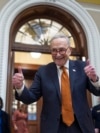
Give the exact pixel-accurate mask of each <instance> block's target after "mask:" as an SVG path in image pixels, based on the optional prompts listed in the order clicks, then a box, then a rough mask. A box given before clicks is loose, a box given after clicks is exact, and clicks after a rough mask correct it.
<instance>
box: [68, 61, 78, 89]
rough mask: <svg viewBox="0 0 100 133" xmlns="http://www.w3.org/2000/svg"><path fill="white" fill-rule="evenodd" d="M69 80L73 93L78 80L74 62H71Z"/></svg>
mask: <svg viewBox="0 0 100 133" xmlns="http://www.w3.org/2000/svg"><path fill="white" fill-rule="evenodd" d="M69 79H70V86H71V90H72V91H73V87H74V83H75V80H76V79H77V67H76V65H75V62H74V61H71V60H70V61H69Z"/></svg>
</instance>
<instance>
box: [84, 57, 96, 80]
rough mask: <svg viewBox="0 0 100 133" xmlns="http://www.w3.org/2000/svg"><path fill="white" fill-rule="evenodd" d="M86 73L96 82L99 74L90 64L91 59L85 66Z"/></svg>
mask: <svg viewBox="0 0 100 133" xmlns="http://www.w3.org/2000/svg"><path fill="white" fill-rule="evenodd" d="M84 71H85V73H86V75H87V76H88V77H89V79H91V80H92V81H93V82H96V81H97V79H98V76H97V74H96V71H95V68H94V67H93V66H92V65H91V64H90V61H89V60H87V63H86V66H85V68H84Z"/></svg>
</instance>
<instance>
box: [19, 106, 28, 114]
mask: <svg viewBox="0 0 100 133" xmlns="http://www.w3.org/2000/svg"><path fill="white" fill-rule="evenodd" d="M19 111H20V112H23V113H27V105H26V104H21V105H20V107H19Z"/></svg>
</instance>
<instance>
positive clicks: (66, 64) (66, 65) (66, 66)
mask: <svg viewBox="0 0 100 133" xmlns="http://www.w3.org/2000/svg"><path fill="white" fill-rule="evenodd" d="M64 66H65V68H67V69H69V60H67V62H66V63H65V65H64ZM57 68H58V69H59V68H60V67H59V66H57Z"/></svg>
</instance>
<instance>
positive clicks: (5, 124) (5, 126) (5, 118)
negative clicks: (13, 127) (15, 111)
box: [0, 97, 10, 133]
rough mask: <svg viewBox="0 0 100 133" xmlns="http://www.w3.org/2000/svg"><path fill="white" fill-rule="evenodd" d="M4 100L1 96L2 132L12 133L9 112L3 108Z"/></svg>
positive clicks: (0, 126) (0, 117) (0, 131)
mask: <svg viewBox="0 0 100 133" xmlns="http://www.w3.org/2000/svg"><path fill="white" fill-rule="evenodd" d="M2 107H3V101H2V98H1V97H0V133H10V118H9V115H8V113H6V112H5V111H3V110H2Z"/></svg>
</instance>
